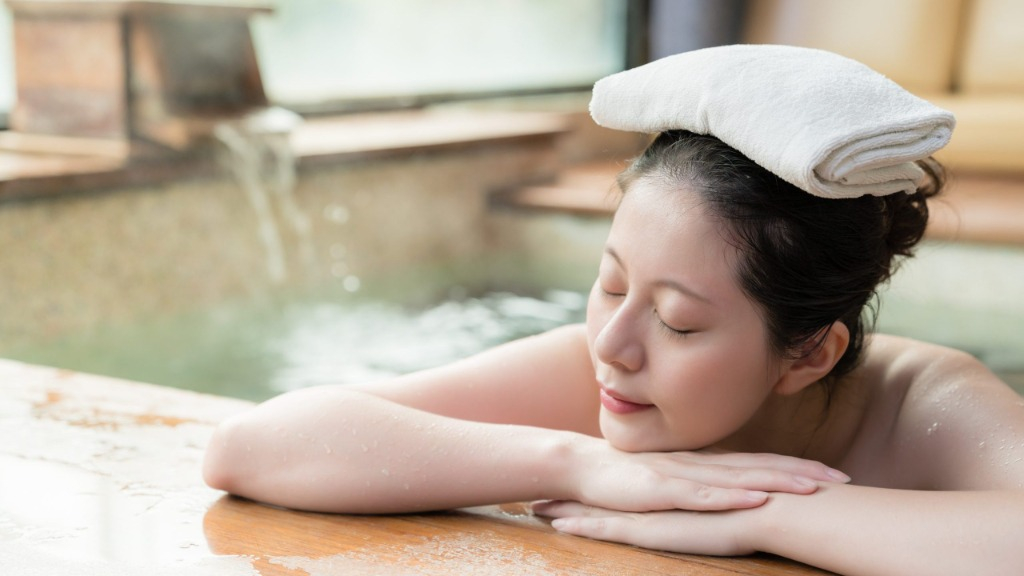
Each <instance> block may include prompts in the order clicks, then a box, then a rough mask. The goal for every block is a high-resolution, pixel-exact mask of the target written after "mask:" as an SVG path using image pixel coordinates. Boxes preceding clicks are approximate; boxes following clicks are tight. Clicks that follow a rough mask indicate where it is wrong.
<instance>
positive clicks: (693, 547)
mask: <svg viewBox="0 0 1024 576" xmlns="http://www.w3.org/2000/svg"><path fill="white" fill-rule="evenodd" d="M715 517H718V518H715ZM715 519H721V517H720V516H719V515H717V514H714V515H701V514H698V513H695V512H653V513H646V514H621V513H620V514H610V515H607V516H598V517H593V516H568V517H565V518H556V519H555V520H552V521H551V526H552V528H554V529H555V530H558V531H559V532H562V533H565V534H572V535H574V536H582V537H584V538H593V539H594V540H606V541H609V542H621V543H623V544H631V545H633V546H640V547H642V548H650V549H654V550H669V551H673V552H683V553H693V554H711V555H722V556H733V555H743V554H750V553H752V552H753V551H754V550H753V549H751V548H748V547H743V546H740V545H738V544H737V543H736V542H735V541H734V539H733V538H731V537H730V535H729V530H725V532H723V531H722V530H720V529H719V530H716V529H714V527H715V524H714V520H715ZM708 522H712V524H710V525H709V524H708ZM709 528H710V529H709Z"/></svg>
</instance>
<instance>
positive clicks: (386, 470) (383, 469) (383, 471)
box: [380, 468, 391, 476]
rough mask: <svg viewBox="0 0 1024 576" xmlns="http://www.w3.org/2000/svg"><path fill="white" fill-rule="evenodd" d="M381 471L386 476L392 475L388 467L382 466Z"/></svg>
mask: <svg viewBox="0 0 1024 576" xmlns="http://www.w3.org/2000/svg"><path fill="white" fill-rule="evenodd" d="M380 473H381V474H382V475H384V476H391V472H388V469H387V468H381V470H380Z"/></svg>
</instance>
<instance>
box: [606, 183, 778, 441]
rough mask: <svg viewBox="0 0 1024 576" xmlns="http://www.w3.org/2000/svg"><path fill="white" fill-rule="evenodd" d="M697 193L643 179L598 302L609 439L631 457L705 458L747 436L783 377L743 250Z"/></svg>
mask: <svg viewBox="0 0 1024 576" xmlns="http://www.w3.org/2000/svg"><path fill="white" fill-rule="evenodd" d="M697 200H698V198H697V196H696V194H695V193H693V192H691V191H690V190H688V189H685V188H684V189H678V188H677V189H672V188H669V187H668V186H666V185H664V184H661V183H659V182H658V181H657V180H654V179H640V180H637V181H635V182H634V183H633V184H632V186H631V188H630V190H629V193H628V194H626V195H625V197H624V198H623V200H622V204H621V205H620V207H619V209H618V211H617V213H616V215H615V220H614V222H613V223H612V228H611V232H610V234H609V236H608V242H607V244H606V245H605V251H604V255H603V258H602V260H601V268H600V273H599V275H598V279H597V282H595V283H594V287H593V289H592V290H591V293H590V299H589V301H588V304H587V340H588V343H589V345H590V354H591V359H592V361H593V363H594V368H595V370H596V373H597V380H598V382H599V384H600V395H601V405H602V407H601V415H600V423H601V431H602V433H603V435H604V436H605V438H606V439H608V441H609V442H610V443H611V444H612V445H613V446H615V447H617V448H619V449H622V450H629V451H669V450H673V451H674V450H694V449H699V448H704V447H707V446H710V445H712V444H714V443H715V442H718V441H720V440H722V439H724V438H726V437H727V436H729V435H730V434H732V433H733V432H736V431H737V430H739V429H740V428H741V427H742V426H743V424H744V423H746V422H747V421H748V420H749V419H750V418H751V417H752V416H753V415H754V413H755V412H756V411H757V409H758V408H759V407H760V406H761V405H762V403H763V402H764V401H765V399H766V398H767V397H768V395H769V394H770V393H771V390H772V386H773V384H774V383H775V382H776V381H777V380H778V369H777V368H776V367H775V366H776V362H773V361H772V357H771V354H770V353H769V349H768V344H767V337H766V332H765V326H764V322H763V320H762V319H761V316H760V315H759V314H758V311H757V309H756V307H755V306H754V304H753V303H751V302H750V301H749V300H748V299H747V297H746V295H745V294H744V293H743V292H742V290H741V289H740V286H739V284H738V282H737V280H736V275H735V273H734V267H735V263H736V261H737V258H738V254H737V252H736V249H735V248H734V247H733V246H731V245H730V244H729V243H728V242H726V240H725V239H724V238H723V235H722V233H721V230H720V225H719V224H718V222H717V220H716V219H713V218H709V217H707V214H706V212H705V210H704V208H703V206H701V205H699V204H698V202H697Z"/></svg>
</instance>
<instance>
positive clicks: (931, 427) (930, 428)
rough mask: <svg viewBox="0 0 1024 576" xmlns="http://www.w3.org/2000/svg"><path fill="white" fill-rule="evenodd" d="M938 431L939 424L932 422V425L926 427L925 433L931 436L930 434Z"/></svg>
mask: <svg viewBox="0 0 1024 576" xmlns="http://www.w3.org/2000/svg"><path fill="white" fill-rule="evenodd" d="M938 429H939V423H938V422H933V423H932V425H931V426H929V427H928V430H927V431H926V432H925V433H926V434H929V435H931V433H932V432H935V431H936V430H938Z"/></svg>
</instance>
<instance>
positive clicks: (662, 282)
mask: <svg viewBox="0 0 1024 576" xmlns="http://www.w3.org/2000/svg"><path fill="white" fill-rule="evenodd" d="M604 252H605V254H607V255H609V256H611V257H612V259H613V260H615V262H616V263H617V264H618V265H619V267H620V268H622V269H623V270H625V268H626V266H625V265H623V263H622V258H620V257H619V254H618V253H617V252H616V251H615V249H614V248H612V247H611V246H605V247H604ZM654 284H655V286H664V287H666V288H671V289H672V290H675V291H676V292H680V293H682V294H685V295H687V296H689V297H690V298H693V299H694V300H699V301H701V302H703V303H705V304H713V303H712V302H711V300H710V299H709V298H708V297H706V296H704V295H702V294H700V293H699V292H696V291H694V290H693V289H691V288H690V287H689V286H686V285H685V284H682V283H680V282H676V281H675V280H670V279H668V278H661V279H659V280H657V281H655V282H654Z"/></svg>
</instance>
